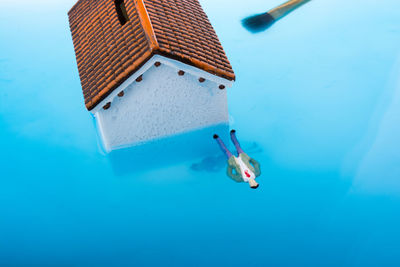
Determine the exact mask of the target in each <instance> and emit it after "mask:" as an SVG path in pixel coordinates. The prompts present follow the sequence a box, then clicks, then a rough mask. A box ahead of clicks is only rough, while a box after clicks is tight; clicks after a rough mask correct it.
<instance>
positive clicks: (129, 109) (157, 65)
mask: <svg viewBox="0 0 400 267" xmlns="http://www.w3.org/2000/svg"><path fill="white" fill-rule="evenodd" d="M231 85H232V82H231V81H229V80H226V79H223V78H221V77H218V76H215V75H212V74H210V73H208V72H205V71H203V70H201V69H198V68H195V67H192V66H189V65H186V64H184V63H182V62H179V61H176V60H173V59H169V58H166V57H163V56H160V55H155V56H153V57H152V58H151V59H150V60H149V61H148V62H147V63H146V64H145V65H144V66H143V67H142V68H141V69H139V70H138V71H137V72H136V73H135V74H133V75H132V76H131V77H129V78H128V79H127V80H126V81H125V82H124V83H123V84H121V85H120V86H119V87H118V88H117V89H115V90H114V91H113V93H112V94H110V95H109V96H108V97H107V98H106V99H104V100H103V101H102V102H101V103H100V104H99V105H98V106H97V107H96V108H95V109H93V110H92V111H91V112H92V114H93V115H94V116H95V118H96V124H97V128H98V131H99V135H100V137H101V139H102V143H103V146H104V149H105V150H106V151H107V152H109V151H111V150H114V149H119V148H124V147H129V146H134V145H137V144H142V143H144V142H147V141H149V140H154V139H159V138H163V137H166V136H171V135H175V134H180V133H184V132H188V131H192V130H197V129H201V128H205V127H209V126H212V125H217V124H223V123H228V119H229V116H228V104H227V93H226V90H224V89H225V88H226V87H231Z"/></svg>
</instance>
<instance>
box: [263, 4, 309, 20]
mask: <svg viewBox="0 0 400 267" xmlns="http://www.w3.org/2000/svg"><path fill="white" fill-rule="evenodd" d="M310 1H311V0H290V1H287V2H286V3H284V4H282V5H280V6H278V7H275V8H274V9H271V10H270V11H268V14H270V15H271V16H272V17H273V18H274V19H275V20H278V19H280V18H282V17H284V16H286V15H287V14H289V13H290V12H292V11H293V10H295V9H296V8H298V7H299V6H301V5H303V4H305V3H307V2H310Z"/></svg>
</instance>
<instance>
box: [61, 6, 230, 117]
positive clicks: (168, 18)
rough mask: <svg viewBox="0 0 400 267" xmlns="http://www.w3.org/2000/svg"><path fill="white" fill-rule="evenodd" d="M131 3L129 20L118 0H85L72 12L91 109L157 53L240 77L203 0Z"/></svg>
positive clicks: (79, 61) (205, 68)
mask: <svg viewBox="0 0 400 267" xmlns="http://www.w3.org/2000/svg"><path fill="white" fill-rule="evenodd" d="M119 2H122V1H121V0H119ZM125 6H126V12H127V15H128V17H129V21H127V22H126V23H125V24H124V25H121V23H120V20H119V18H118V14H117V12H116V8H115V3H114V1H112V0H79V1H78V2H77V3H76V4H75V5H74V7H72V9H71V10H70V11H69V13H68V15H69V21H70V28H71V32H72V39H73V43H74V47H75V53H76V59H77V63H78V70H79V75H80V78H81V84H82V90H83V94H84V98H85V104H86V107H87V108H88V110H91V109H93V108H94V107H95V106H96V105H97V104H98V103H99V102H100V101H102V100H103V99H104V98H105V97H107V96H108V95H109V94H110V93H111V92H112V91H113V90H114V89H115V88H117V87H118V86H119V85H120V84H121V83H123V82H124V81H125V80H126V79H127V78H128V77H129V76H130V75H131V74H133V73H134V72H135V71H136V70H137V69H138V68H140V67H141V66H142V65H143V64H144V63H146V61H147V60H149V59H150V58H151V57H152V56H153V55H154V54H160V55H163V56H166V57H169V58H173V59H177V60H180V61H182V62H184V63H187V64H190V65H193V66H195V67H198V68H201V69H203V70H205V71H207V72H210V73H212V74H215V75H218V76H220V77H223V78H226V79H228V80H234V79H235V75H234V73H233V70H232V67H231V65H230V63H229V61H228V59H227V57H226V55H225V52H224V50H223V48H222V46H221V44H220V42H219V40H218V37H217V35H216V33H215V31H214V29H213V27H212V26H211V24H210V22H209V20H208V18H207V15H206V14H205V13H204V11H203V9H202V8H201V6H200V4H199V2H198V0H125Z"/></svg>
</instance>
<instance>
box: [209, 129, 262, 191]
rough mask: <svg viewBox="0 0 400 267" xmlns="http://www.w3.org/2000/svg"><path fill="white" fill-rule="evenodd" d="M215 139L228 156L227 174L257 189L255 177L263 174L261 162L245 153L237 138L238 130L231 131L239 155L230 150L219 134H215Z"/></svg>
mask: <svg viewBox="0 0 400 267" xmlns="http://www.w3.org/2000/svg"><path fill="white" fill-rule="evenodd" d="M214 139H215V140H216V141H217V143H218V145H219V147H220V148H221V150H222V152H224V153H225V155H226V156H227V158H228V168H227V175H228V176H229V177H230V178H232V179H233V180H235V181H236V182H246V183H249V185H250V187H251V188H253V189H256V188H257V187H258V183H257V182H256V180H255V179H256V177H258V176H260V175H261V170H260V164H259V163H258V162H257V161H256V160H255V159H253V158H250V157H249V156H248V155H247V154H246V153H244V151H243V149H242V148H241V147H240V144H239V142H238V140H237V138H236V131H235V130H232V131H231V139H232V142H233V144H234V145H235V147H236V150H237V153H238V156H237V157H236V156H234V155H233V154H232V153H231V152H230V151H229V150H228V148H227V147H226V146H225V144H224V142H223V141H222V140H221V138H219V136H218V135H216V134H215V135H214Z"/></svg>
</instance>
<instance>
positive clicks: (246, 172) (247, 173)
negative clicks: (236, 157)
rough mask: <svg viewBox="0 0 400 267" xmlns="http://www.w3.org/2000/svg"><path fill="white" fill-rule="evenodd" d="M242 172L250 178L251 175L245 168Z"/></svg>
mask: <svg viewBox="0 0 400 267" xmlns="http://www.w3.org/2000/svg"><path fill="white" fill-rule="evenodd" d="M244 174H246V176H247V178H250V176H251V175H250V174H249V172H248V171H247V170H245V171H244Z"/></svg>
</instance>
